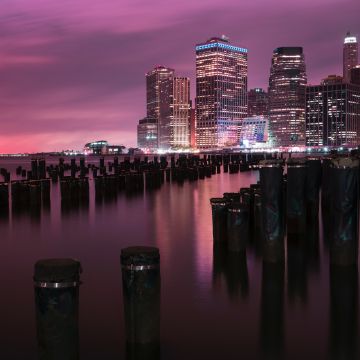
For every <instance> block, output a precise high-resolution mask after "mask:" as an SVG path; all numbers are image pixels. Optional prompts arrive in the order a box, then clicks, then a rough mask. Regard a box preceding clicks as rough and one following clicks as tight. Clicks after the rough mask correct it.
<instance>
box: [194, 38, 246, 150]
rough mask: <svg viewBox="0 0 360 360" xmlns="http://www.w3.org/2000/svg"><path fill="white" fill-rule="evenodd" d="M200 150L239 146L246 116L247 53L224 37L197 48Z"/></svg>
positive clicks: (197, 121) (198, 144) (197, 104)
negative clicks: (242, 122) (242, 125)
mask: <svg viewBox="0 0 360 360" xmlns="http://www.w3.org/2000/svg"><path fill="white" fill-rule="evenodd" d="M195 50H196V125H197V137H196V141H197V147H198V148H216V147H224V146H231V145H237V144H238V141H239V131H240V125H241V120H242V119H243V118H245V117H246V116H247V52H248V50H247V49H245V48H241V47H237V46H233V45H231V44H230V43H229V40H228V39H227V38H226V37H225V36H223V37H221V38H211V39H210V40H208V41H207V42H205V43H202V44H198V45H196V48H195Z"/></svg>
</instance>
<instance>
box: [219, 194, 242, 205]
mask: <svg viewBox="0 0 360 360" xmlns="http://www.w3.org/2000/svg"><path fill="white" fill-rule="evenodd" d="M223 197H224V198H225V199H227V200H229V201H230V202H235V203H240V193H239V192H226V193H224V194H223Z"/></svg>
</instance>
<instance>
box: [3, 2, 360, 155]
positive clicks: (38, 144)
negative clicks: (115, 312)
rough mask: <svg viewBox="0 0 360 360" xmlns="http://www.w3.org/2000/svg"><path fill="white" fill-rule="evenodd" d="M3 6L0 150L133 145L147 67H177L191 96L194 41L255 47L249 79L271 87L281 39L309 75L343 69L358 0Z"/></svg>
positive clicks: (356, 27) (315, 79)
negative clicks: (223, 40) (221, 39)
mask: <svg viewBox="0 0 360 360" xmlns="http://www.w3.org/2000/svg"><path fill="white" fill-rule="evenodd" d="M0 9H1V15H0V31H1V34H2V35H1V48H0V79H1V81H0V110H1V118H0V122H1V131H0V153H7V152H31V151H53V150H62V149H80V148H81V147H82V146H83V145H84V144H85V143H87V142H90V141H93V140H97V139H106V140H108V141H109V142H110V143H115V144H125V145H127V146H130V145H135V144H136V124H137V122H138V120H139V119H141V118H143V117H144V115H145V73H146V72H147V71H149V70H151V69H152V68H153V67H154V66H155V65H157V64H163V65H165V66H168V67H171V68H174V69H175V71H176V73H177V74H178V75H179V76H189V77H190V78H191V81H192V85H191V88H192V89H191V90H192V94H191V97H192V98H193V97H194V95H195V91H194V89H195V44H199V43H201V42H205V41H206V40H207V39H209V38H211V37H213V36H221V35H222V34H226V35H228V36H229V37H230V43H231V45H234V46H238V47H244V48H247V49H249V54H248V55H249V88H254V87H263V88H265V89H266V88H267V84H268V77H269V70H270V62H271V56H272V52H273V50H274V49H275V48H277V47H280V46H303V47H304V53H305V59H306V65H307V73H308V78H309V82H310V83H313V84H316V83H318V82H319V81H320V80H321V79H322V78H324V77H326V76H327V75H329V74H341V73H342V70H341V69H342V44H343V41H344V37H345V34H346V32H347V31H348V30H349V31H350V32H351V33H352V34H354V35H356V34H358V33H359V23H358V15H357V14H358V13H359V11H360V3H359V1H358V0H345V1H341V3H340V2H339V1H337V0H318V1H316V2H314V1H310V0H303V1H302V2H298V3H293V2H291V3H290V2H289V1H286V0H272V1H266V0H259V1H257V2H254V1H251V0H243V1H242V2H241V3H239V2H238V1H236V0H225V1H223V2H222V3H221V4H219V3H218V1H215V0H198V1H197V2H193V1H190V0H186V1H183V2H181V4H180V3H177V2H174V3H170V2H169V1H165V0H155V1H153V2H151V3H149V2H147V1H145V0H122V1H121V3H120V2H118V1H115V0H109V1H106V2H101V1H100V0H87V1H85V0H73V1H71V0H63V1H62V2H56V1H54V0H3V1H2V2H1V5H0ZM339 14H341V15H342V16H339ZM209 24H211V26H209ZM303 24H306V26H303Z"/></svg>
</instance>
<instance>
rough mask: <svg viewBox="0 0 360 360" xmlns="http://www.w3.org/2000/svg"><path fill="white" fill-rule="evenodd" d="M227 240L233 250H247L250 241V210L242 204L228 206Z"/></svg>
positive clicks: (229, 247)
mask: <svg viewBox="0 0 360 360" xmlns="http://www.w3.org/2000/svg"><path fill="white" fill-rule="evenodd" d="M227 240H228V250H229V251H231V252H245V251H246V245H247V243H248V241H249V210H248V208H247V207H246V206H244V205H242V204H236V203H234V204H230V205H229V206H228V207H227Z"/></svg>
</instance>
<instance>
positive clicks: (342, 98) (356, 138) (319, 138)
mask: <svg viewBox="0 0 360 360" xmlns="http://www.w3.org/2000/svg"><path fill="white" fill-rule="evenodd" d="M359 143H360V85H356V84H348V83H344V82H343V81H342V78H341V77H340V78H339V81H338V82H337V83H336V82H334V79H333V78H332V79H325V80H323V81H322V82H321V84H320V85H316V86H308V87H307V89H306V145H308V146H357V145H358V144H359Z"/></svg>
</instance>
